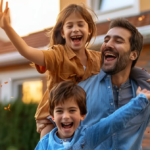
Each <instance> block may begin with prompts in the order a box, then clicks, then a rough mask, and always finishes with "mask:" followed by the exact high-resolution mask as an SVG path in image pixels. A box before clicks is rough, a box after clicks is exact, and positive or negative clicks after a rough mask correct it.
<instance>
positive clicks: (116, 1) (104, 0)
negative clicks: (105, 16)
mask: <svg viewBox="0 0 150 150" xmlns="http://www.w3.org/2000/svg"><path fill="white" fill-rule="evenodd" d="M96 3H97V5H96V6H97V8H96V10H99V11H101V12H106V11H112V10H117V9H122V8H125V7H132V6H133V5H134V0H125V1H123V2H122V1H120V0H97V2H96Z"/></svg>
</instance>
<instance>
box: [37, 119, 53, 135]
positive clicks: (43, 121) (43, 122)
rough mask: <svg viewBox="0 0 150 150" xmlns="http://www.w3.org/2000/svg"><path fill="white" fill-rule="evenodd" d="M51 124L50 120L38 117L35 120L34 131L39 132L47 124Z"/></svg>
mask: <svg viewBox="0 0 150 150" xmlns="http://www.w3.org/2000/svg"><path fill="white" fill-rule="evenodd" d="M48 124H52V123H51V121H50V120H48V119H40V120H36V131H37V132H38V133H41V131H42V130H43V129H44V128H45V127H46V126H47V125H48Z"/></svg>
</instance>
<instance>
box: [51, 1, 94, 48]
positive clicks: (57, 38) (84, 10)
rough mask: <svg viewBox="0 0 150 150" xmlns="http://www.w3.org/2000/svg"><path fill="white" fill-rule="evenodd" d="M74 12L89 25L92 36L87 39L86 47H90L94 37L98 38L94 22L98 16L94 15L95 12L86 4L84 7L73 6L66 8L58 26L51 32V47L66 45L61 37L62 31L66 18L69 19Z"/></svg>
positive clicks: (60, 14)
mask: <svg viewBox="0 0 150 150" xmlns="http://www.w3.org/2000/svg"><path fill="white" fill-rule="evenodd" d="M74 12H75V13H79V14H80V15H81V16H82V17H83V19H84V20H85V21H86V22H87V24H88V27H89V30H90V33H91V34H90V35H89V37H88V39H87V43H86V46H88V45H89V43H90V41H91V39H92V38H93V37H96V25H95V21H94V18H96V14H95V13H94V11H92V10H91V9H89V8H88V7H86V6H85V5H84V4H82V5H77V4H71V5H69V6H67V7H66V8H64V9H63V10H62V11H61V12H60V13H59V15H58V17H57V21H56V24H55V26H54V27H53V29H52V30H51V31H50V46H53V45H57V44H62V45H64V44H65V39H63V38H62V36H61V30H62V28H63V25H64V22H65V20H66V18H67V17H69V15H70V14H71V13H74Z"/></svg>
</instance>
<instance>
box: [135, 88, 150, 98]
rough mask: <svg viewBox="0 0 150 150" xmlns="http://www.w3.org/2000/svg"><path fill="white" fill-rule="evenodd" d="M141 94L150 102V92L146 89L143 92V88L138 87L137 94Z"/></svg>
mask: <svg viewBox="0 0 150 150" xmlns="http://www.w3.org/2000/svg"><path fill="white" fill-rule="evenodd" d="M140 93H143V94H144V95H145V96H146V97H147V99H148V100H150V91H149V90H146V89H143V90H141V87H138V89H137V91H136V94H137V95H139V94H140Z"/></svg>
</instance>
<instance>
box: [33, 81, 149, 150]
mask: <svg viewBox="0 0 150 150" xmlns="http://www.w3.org/2000/svg"><path fill="white" fill-rule="evenodd" d="M137 95H138V96H137V97H136V98H133V99H132V100H131V101H130V102H129V103H128V104H126V105H125V106H123V107H121V108H120V109H118V110H117V111H115V112H114V113H113V114H112V115H110V116H109V117H107V118H103V119H101V120H100V121H99V122H98V123H96V124H94V125H92V126H90V127H87V126H79V125H80V121H83V120H84V118H85V116H86V113H87V109H86V93H85V91H84V90H83V89H82V88H81V87H80V86H78V85H75V84H74V82H72V81H63V82H61V83H59V84H57V85H56V86H54V87H53V88H52V90H51V92H50V97H49V104H50V115H51V116H52V118H53V120H54V122H55V123H56V126H57V127H56V128H54V129H53V130H52V131H51V132H50V133H48V134H47V135H45V136H44V137H43V138H42V139H41V140H40V141H39V143H38V145H37V147H36V148H35V150H70V149H72V150H81V149H82V150H83V149H85V150H93V149H94V148H95V147H97V145H99V144H100V143H101V142H103V141H104V140H105V139H106V138H108V137H109V136H111V135H112V134H113V133H115V132H117V131H118V130H122V129H123V128H126V127H127V126H128V123H129V122H130V120H131V119H132V118H134V117H135V116H137V115H138V114H139V113H141V112H142V110H143V109H145V108H146V106H147V105H148V103H149V101H148V100H147V99H150V91H147V90H141V89H140V88H138V90H137Z"/></svg>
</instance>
